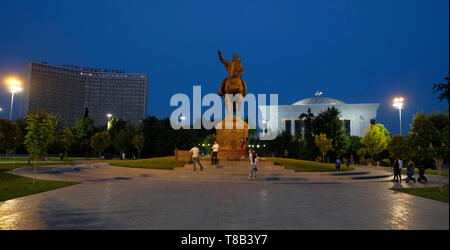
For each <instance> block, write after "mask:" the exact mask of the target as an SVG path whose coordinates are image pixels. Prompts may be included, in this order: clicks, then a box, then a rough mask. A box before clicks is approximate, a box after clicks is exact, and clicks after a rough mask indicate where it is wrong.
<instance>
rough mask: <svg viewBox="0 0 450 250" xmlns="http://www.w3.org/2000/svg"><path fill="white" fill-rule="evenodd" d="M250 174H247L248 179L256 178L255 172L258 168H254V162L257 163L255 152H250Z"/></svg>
mask: <svg viewBox="0 0 450 250" xmlns="http://www.w3.org/2000/svg"><path fill="white" fill-rule="evenodd" d="M249 158H250V172H249V173H248V179H249V180H250V178H256V171H258V168H256V162H257V161H258V155H257V154H256V151H255V150H254V149H253V150H250V155H249Z"/></svg>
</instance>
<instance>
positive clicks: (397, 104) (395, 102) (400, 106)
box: [393, 97, 405, 135]
mask: <svg viewBox="0 0 450 250" xmlns="http://www.w3.org/2000/svg"><path fill="white" fill-rule="evenodd" d="M404 101H405V98H403V97H395V98H394V100H393V105H394V107H395V108H397V109H398V117H399V120H400V135H402V109H403V102H404Z"/></svg>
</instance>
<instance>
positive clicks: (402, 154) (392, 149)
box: [388, 135, 408, 159]
mask: <svg viewBox="0 0 450 250" xmlns="http://www.w3.org/2000/svg"><path fill="white" fill-rule="evenodd" d="M388 150H389V154H390V155H391V157H393V158H395V157H399V158H401V159H406V158H407V155H408V152H407V150H408V138H407V137H406V136H401V135H394V136H393V137H392V139H391V140H390V142H389V143H388Z"/></svg>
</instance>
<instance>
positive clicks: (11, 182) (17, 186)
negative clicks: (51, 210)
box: [0, 161, 77, 201]
mask: <svg viewBox="0 0 450 250" xmlns="http://www.w3.org/2000/svg"><path fill="white" fill-rule="evenodd" d="M66 163H68V162H63V161H60V162H58V163H52V164H53V165H55V164H66ZM37 165H39V166H42V165H50V163H45V162H41V163H39V164H37ZM25 166H28V165H27V164H26V163H7V164H0V201H6V200H9V199H14V198H17V197H22V196H26V195H30V194H36V193H40V192H45V191H49V190H53V189H57V188H62V187H67V186H71V185H74V184H77V183H76V182H66V181H47V180H36V183H35V184H34V185H33V179H31V178H26V177H22V176H17V175H13V174H8V173H6V171H9V170H13V169H15V168H20V167H25Z"/></svg>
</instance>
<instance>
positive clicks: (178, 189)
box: [0, 178, 449, 230]
mask: <svg viewBox="0 0 450 250" xmlns="http://www.w3.org/2000/svg"><path fill="white" fill-rule="evenodd" d="M391 186H392V184H390V183H354V184H350V183H347V184H263V183H261V184H245V183H207V182H197V183H193V182H168V181H149V180H148V179H145V178H136V179H133V180H105V181H97V182H88V183H83V184H80V185H75V186H71V187H67V188H63V189H58V190H53V191H50V192H45V193H40V194H36V195H32V196H27V197H22V198H18V199H14V200H10V201H6V202H3V203H0V229H187V230H193V229H447V230H448V229H449V206H448V204H446V203H442V202H437V201H432V200H427V199H424V198H420V197H415V196H411V195H407V194H404V193H399V192H396V191H392V190H389V188H390V187H391Z"/></svg>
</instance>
